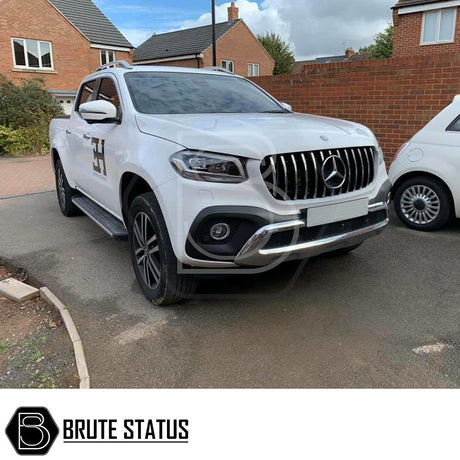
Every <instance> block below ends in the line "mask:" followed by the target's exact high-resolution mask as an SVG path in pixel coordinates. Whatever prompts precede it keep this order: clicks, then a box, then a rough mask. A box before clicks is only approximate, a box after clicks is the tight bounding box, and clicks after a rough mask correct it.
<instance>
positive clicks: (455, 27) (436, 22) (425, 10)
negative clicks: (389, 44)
mask: <svg viewBox="0 0 460 460" xmlns="http://www.w3.org/2000/svg"><path fill="white" fill-rule="evenodd" d="M459 7H460V1H459V0H399V1H398V3H397V4H396V5H395V6H394V7H393V20H394V25H395V36H394V51H393V56H394V57H409V56H421V55H433V54H439V53H448V52H458V51H460V14H458V12H459V11H458V9H459Z"/></svg>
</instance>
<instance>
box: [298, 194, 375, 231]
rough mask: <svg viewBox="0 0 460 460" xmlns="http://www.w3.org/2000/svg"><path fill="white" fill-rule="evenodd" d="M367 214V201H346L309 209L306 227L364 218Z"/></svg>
mask: <svg viewBox="0 0 460 460" xmlns="http://www.w3.org/2000/svg"><path fill="white" fill-rule="evenodd" d="M368 213H369V199H367V198H366V199H363V200H354V201H347V202H345V203H338V204H332V205H328V206H319V207H317V208H310V209H308V211H307V227H317V226H319V225H326V224H332V223H334V222H341V221H343V220H348V219H354V218H355V217H361V216H366V215H367V214H368Z"/></svg>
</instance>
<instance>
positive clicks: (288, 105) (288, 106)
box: [281, 102, 292, 112]
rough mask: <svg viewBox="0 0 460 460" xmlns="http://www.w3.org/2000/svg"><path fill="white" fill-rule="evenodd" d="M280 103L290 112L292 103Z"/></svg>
mask: <svg viewBox="0 0 460 460" xmlns="http://www.w3.org/2000/svg"><path fill="white" fill-rule="evenodd" d="M281 105H282V106H283V107H284V108H285V109H286V110H288V111H289V112H292V105H290V104H288V103H286V102H281Z"/></svg>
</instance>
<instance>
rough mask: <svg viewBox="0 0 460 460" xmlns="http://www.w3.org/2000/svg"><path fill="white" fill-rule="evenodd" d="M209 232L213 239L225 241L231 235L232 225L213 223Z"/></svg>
mask: <svg viewBox="0 0 460 460" xmlns="http://www.w3.org/2000/svg"><path fill="white" fill-rule="evenodd" d="M209 234H210V235H211V238H212V239H213V240H215V241H223V240H225V239H227V238H228V237H229V236H230V225H228V224H224V223H220V224H216V225H213V226H212V227H211V230H210V231H209Z"/></svg>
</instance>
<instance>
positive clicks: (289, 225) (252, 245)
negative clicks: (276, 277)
mask: <svg viewBox="0 0 460 460" xmlns="http://www.w3.org/2000/svg"><path fill="white" fill-rule="evenodd" d="M388 209H389V208H388V205H387V204H386V203H376V204H374V205H370V206H369V212H376V211H381V210H386V211H387V218H386V219H385V220H383V221H382V222H379V223H378V224H374V225H371V226H369V227H364V228H361V229H359V230H355V231H353V232H348V233H343V234H340V235H336V236H332V237H328V238H323V239H319V240H314V241H309V242H306V243H301V244H294V245H291V246H284V247H281V248H273V249H263V248H264V246H265V245H266V244H267V243H268V241H269V240H270V237H271V236H272V235H273V234H274V233H278V232H282V231H286V230H296V229H300V228H303V227H305V226H306V223H305V222H304V221H302V220H294V221H291V222H283V223H281V224H274V225H267V226H266V227H262V228H261V229H259V230H258V231H257V232H256V233H255V234H254V235H253V236H252V237H251V238H250V239H249V241H248V242H247V243H246V244H245V245H244V247H243V249H242V250H241V251H240V253H239V254H238V255H237V256H236V259H235V263H236V264H237V265H240V266H256V267H257V266H264V265H267V264H270V263H272V262H273V261H275V260H276V259H277V258H282V257H284V258H285V259H286V260H287V259H292V258H294V259H302V258H308V257H314V256H317V255H320V254H322V253H325V252H331V251H334V250H337V249H341V248H346V247H349V246H353V245H355V244H359V243H361V242H363V241H365V240H366V239H368V238H371V237H372V236H374V235H377V234H379V233H381V232H382V231H383V230H384V229H385V227H386V226H387V225H388V224H389V222H390V219H389V218H388Z"/></svg>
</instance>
